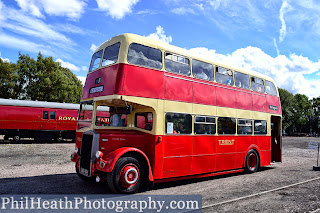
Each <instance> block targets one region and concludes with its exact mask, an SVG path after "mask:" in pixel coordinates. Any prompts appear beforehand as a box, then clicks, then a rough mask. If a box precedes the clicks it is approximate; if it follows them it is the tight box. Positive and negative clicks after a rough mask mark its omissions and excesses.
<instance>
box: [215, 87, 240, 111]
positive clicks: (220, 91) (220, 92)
mask: <svg viewBox="0 0 320 213" xmlns="http://www.w3.org/2000/svg"><path fill="white" fill-rule="evenodd" d="M216 95H217V106H222V107H231V108H235V102H236V98H235V93H234V91H232V90H230V89H227V88H221V87H217V88H216Z"/></svg>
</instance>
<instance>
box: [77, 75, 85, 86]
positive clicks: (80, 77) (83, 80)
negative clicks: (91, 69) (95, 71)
mask: <svg viewBox="0 0 320 213" xmlns="http://www.w3.org/2000/svg"><path fill="white" fill-rule="evenodd" d="M77 78H78V79H79V80H80V81H81V83H82V86H84V84H85V83H86V77H83V76H77Z"/></svg>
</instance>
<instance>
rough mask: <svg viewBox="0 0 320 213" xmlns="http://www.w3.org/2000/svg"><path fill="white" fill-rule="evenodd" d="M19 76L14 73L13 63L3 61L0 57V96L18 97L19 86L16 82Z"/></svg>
mask: <svg viewBox="0 0 320 213" xmlns="http://www.w3.org/2000/svg"><path fill="white" fill-rule="evenodd" d="M18 78H19V76H18V74H17V73H16V69H15V64H12V63H10V62H5V61H3V60H2V59H1V58H0V97H1V98H14V99H16V98H18V95H17V94H19V93H20V92H19V89H20V88H19V87H18V85H17V84H16V82H17V80H18Z"/></svg>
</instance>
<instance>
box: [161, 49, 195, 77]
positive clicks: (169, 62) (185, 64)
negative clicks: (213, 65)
mask: <svg viewBox="0 0 320 213" xmlns="http://www.w3.org/2000/svg"><path fill="white" fill-rule="evenodd" d="M165 66H166V70H167V71H169V72H174V73H179V74H183V75H188V76H189V75H190V74H191V72H190V61H189V59H188V58H186V57H184V56H179V55H175V54H172V53H166V56H165Z"/></svg>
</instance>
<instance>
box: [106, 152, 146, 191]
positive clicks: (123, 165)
mask: <svg viewBox="0 0 320 213" xmlns="http://www.w3.org/2000/svg"><path fill="white" fill-rule="evenodd" d="M143 178H144V170H143V168H142V166H141V164H140V162H139V161H138V160H137V159H136V158H134V157H123V158H120V159H119V160H118V161H117V163H116V165H115V166H114V168H113V170H112V172H110V173H108V174H107V181H108V186H109V188H110V189H111V191H112V192H114V193H126V194H130V193H136V192H137V191H139V189H140V186H141V185H142V182H143Z"/></svg>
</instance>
